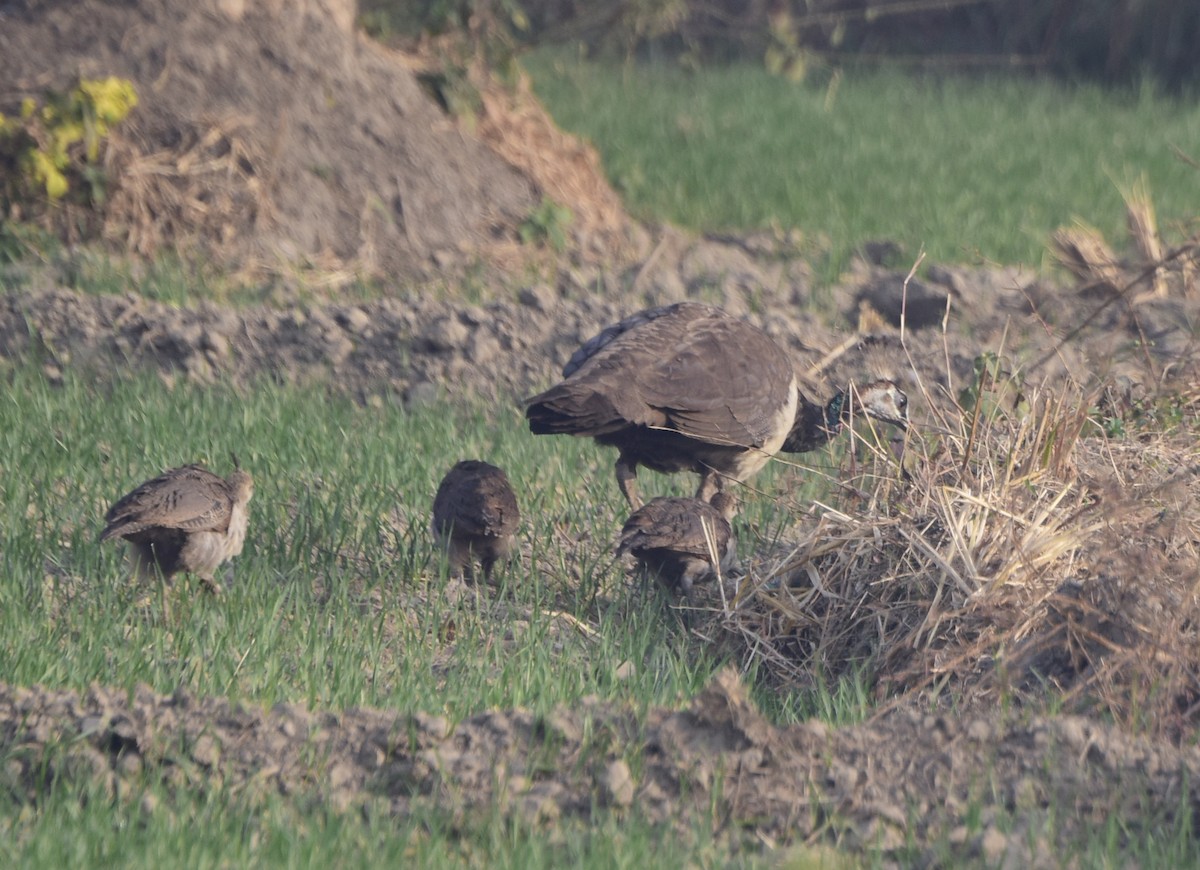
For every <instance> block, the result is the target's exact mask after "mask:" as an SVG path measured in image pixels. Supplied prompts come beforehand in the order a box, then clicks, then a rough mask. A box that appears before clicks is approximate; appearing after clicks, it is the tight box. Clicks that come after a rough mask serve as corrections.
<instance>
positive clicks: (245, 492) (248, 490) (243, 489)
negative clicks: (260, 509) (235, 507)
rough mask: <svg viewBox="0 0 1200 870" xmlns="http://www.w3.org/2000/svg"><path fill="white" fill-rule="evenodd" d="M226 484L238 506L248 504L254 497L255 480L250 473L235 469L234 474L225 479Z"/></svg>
mask: <svg viewBox="0 0 1200 870" xmlns="http://www.w3.org/2000/svg"><path fill="white" fill-rule="evenodd" d="M225 482H226V483H227V484H229V490H230V492H232V493H233V500H234V502H235V503H237V504H246V502H248V501H250V499H251V498H252V497H253V496H254V478H253V477H251V476H250V472H248V471H243V470H242V469H240V468H238V469H235V470H234V472H233V474H231V475H229V477H227V478H225Z"/></svg>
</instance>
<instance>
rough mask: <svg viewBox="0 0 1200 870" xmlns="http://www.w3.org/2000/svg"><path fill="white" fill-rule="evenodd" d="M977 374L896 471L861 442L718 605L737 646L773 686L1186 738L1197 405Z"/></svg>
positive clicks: (1197, 641) (1194, 656)
mask: <svg viewBox="0 0 1200 870" xmlns="http://www.w3.org/2000/svg"><path fill="white" fill-rule="evenodd" d="M977 370H978V371H979V372H980V377H979V379H978V380H977V382H976V384H975V385H974V386H973V387H969V388H968V389H966V390H964V391H963V392H962V393H961V394H960V395H959V396H958V397H950V396H946V395H930V394H929V393H926V395H925V400H926V404H927V405H928V407H929V408H931V409H934V422H933V424H932V425H929V424H927V425H925V426H924V427H922V428H921V429H920V430H919V431H918V432H917V433H916V434H915V435H912V436H910V437H909V439H908V442H907V444H906V445H905V446H904V451H903V461H902V462H901V463H897V460H896V458H895V456H894V453H895V452H896V451H894V450H888V449H887V446H886V445H883V444H881V443H880V442H878V440H876V439H872V438H866V439H860V440H859V442H858V446H859V452H860V454H862V456H863V458H862V459H860V460H858V462H859V463H860V467H858V468H857V470H856V471H855V473H854V474H853V475H852V476H851V477H850V478H849V479H848V480H847V481H845V483H844V486H843V489H842V491H843V498H841V499H840V500H839V502H838V504H837V505H836V506H831V505H825V504H817V505H814V506H813V508H812V509H811V510H810V511H809V513H808V515H807V516H805V517H804V519H803V522H802V523H801V525H800V527H799V530H798V534H797V536H796V537H795V539H794V540H793V541H792V542H791V544H790V546H788V547H787V548H786V549H784V550H782V551H780V552H777V553H774V554H772V555H770V556H768V557H765V558H760V559H757V560H756V561H755V562H754V563H753V564H752V565H751V568H750V570H749V572H748V575H747V577H746V578H745V579H744V580H743V581H742V584H741V587H740V590H739V592H738V594H737V595H736V596H733V597H732V598H731V599H729V600H728V601H727V602H726V603H725V606H724V607H723V608H722V609H721V612H720V614H719V617H718V618H719V620H720V621H721V623H722V624H723V626H724V628H725V629H726V632H727V634H726V636H727V637H728V638H730V639H731V640H732V642H733V643H734V645H735V647H736V648H737V649H738V650H739V652H740V655H741V657H742V659H743V661H744V662H746V663H750V662H759V663H760V664H762V665H765V667H766V670H767V672H768V673H769V674H770V675H771V676H772V678H773V679H774V680H776V681H777V682H778V683H779V684H781V685H787V686H812V685H813V683H814V680H816V679H818V678H820V677H824V678H837V677H840V676H844V675H849V674H852V673H855V672H856V671H858V670H859V669H862V668H864V667H866V668H867V671H866V673H867V674H868V675H869V677H870V678H871V679H872V680H873V682H874V684H875V690H876V694H877V697H878V698H879V699H880V700H883V699H889V698H891V699H896V698H902V697H907V696H920V697H922V698H925V699H926V700H930V701H936V700H937V699H939V698H942V699H953V702H954V703H967V704H970V703H972V702H975V701H984V700H988V701H990V702H992V703H995V702H996V701H998V700H1000V699H1001V698H1005V697H1008V698H1011V697H1019V698H1023V699H1025V700H1029V701H1036V702H1038V703H1042V702H1045V701H1046V699H1047V698H1050V697H1052V698H1058V699H1064V700H1065V703H1066V704H1067V706H1068V707H1069V708H1070V709H1073V710H1077V711H1080V712H1082V711H1090V712H1096V711H1103V712H1105V713H1107V714H1108V715H1111V716H1113V717H1114V718H1115V719H1116V720H1117V721H1120V722H1122V723H1125V724H1127V725H1130V726H1134V727H1144V728H1152V729H1153V730H1155V731H1156V732H1160V733H1164V734H1169V735H1172V736H1175V737H1179V736H1181V735H1182V733H1183V732H1184V730H1186V729H1190V728H1194V726H1195V724H1196V721H1197V713H1200V704H1198V703H1197V700H1198V698H1200V633H1198V632H1197V618H1198V617H1200V606H1198V605H1200V597H1198V596H1197V591H1198V589H1200V449H1198V448H1197V446H1196V442H1195V437H1194V434H1192V433H1193V432H1194V427H1195V424H1196V420H1197V418H1198V415H1200V392H1196V391H1193V392H1192V393H1191V394H1184V395H1182V396H1178V395H1177V396H1174V397H1168V396H1165V395H1164V396H1159V397H1156V398H1155V399H1153V400H1151V401H1150V402H1149V403H1148V402H1145V401H1143V402H1142V403H1140V404H1139V405H1138V406H1137V409H1136V410H1135V409H1133V408H1131V407H1128V406H1126V407H1124V408H1123V409H1122V408H1119V407H1117V406H1115V405H1114V404H1113V403H1111V402H1105V401H1102V399H1103V398H1104V396H1106V395H1108V393H1106V392H1105V391H1103V390H1092V391H1090V392H1085V391H1084V390H1083V389H1082V388H1080V387H1078V386H1073V385H1069V384H1063V385H1060V386H1058V387H1056V388H1035V389H1033V390H1030V391H1026V390H1024V389H1023V388H1022V385H1021V383H1020V380H1019V376H1018V375H1016V374H1007V375H1003V374H1002V375H1001V376H1000V377H996V376H995V375H996V374H997V373H998V372H999V371H1000V369H999V367H998V366H996V365H995V363H994V361H993V363H992V364H990V365H989V364H985V365H983V366H981V367H978V369H977ZM1154 403H1157V404H1154ZM938 409H940V410H938ZM1152 409H1154V410H1152ZM1121 413H1124V414H1126V415H1127V417H1126V418H1124V419H1123V418H1121V417H1120V416H1115V415H1119V414H1121ZM1137 413H1142V414H1147V415H1150V414H1157V415H1158V416H1157V417H1156V418H1155V419H1154V423H1155V426H1154V427H1153V428H1138V427H1139V423H1138V420H1137V419H1136V414H1137ZM1164 414H1168V415H1171V416H1173V417H1174V423H1168V422H1167V421H1166V420H1164V419H1163V415H1164ZM1145 422H1146V421H1145V419H1142V421H1141V423H1142V424H1144V423H1145ZM1164 424H1165V425H1164ZM1126 427H1128V428H1126ZM1118 430H1119V431H1121V433H1122V434H1123V435H1124V436H1125V437H1124V438H1123V439H1121V440H1114V439H1111V438H1110V437H1108V435H1109V434H1112V433H1114V432H1116V431H1118ZM1047 687H1049V688H1052V689H1053V690H1054V691H1053V692H1051V693H1049V694H1047V693H1046V691H1045V689H1046V688H1047Z"/></svg>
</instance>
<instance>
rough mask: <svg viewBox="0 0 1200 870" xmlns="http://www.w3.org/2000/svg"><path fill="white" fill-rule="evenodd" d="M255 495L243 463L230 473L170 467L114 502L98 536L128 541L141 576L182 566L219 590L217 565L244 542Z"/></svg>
mask: <svg viewBox="0 0 1200 870" xmlns="http://www.w3.org/2000/svg"><path fill="white" fill-rule="evenodd" d="M253 495H254V480H253V479H252V478H251V477H250V475H249V473H247V472H245V471H243V470H242V469H240V468H238V469H235V470H234V472H233V473H232V474H230V475H229V477H227V478H220V477H217V475H215V474H213V473H212V472H211V471H208V470H206V469H205V468H203V467H202V466H199V465H184V466H181V467H179V468H172V469H170V470H168V471H164V472H163V473H162V474H161V475H159V476H158V477H156V478H154V479H153V480H147V481H146V482H145V483H143V484H142V485H141V486H139V487H138V488H137V489H135V490H134V491H133V492H131V493H129V494H128V495H126V496H124V497H123V498H122V499H121V500H120V501H118V502H117V503H116V504H114V505H113V506H112V507H110V508H109V509H108V513H106V514H105V515H104V521H105V523H106V525H105V527H104V531H103V532H101V533H100V540H101V541H107V540H109V539H110V538H124V539H125V540H127V541H128V542H129V544H130V550H131V553H132V555H133V558H134V564H135V568H136V571H137V574H138V576H139V577H148V576H153V575H154V573H155V572H156V571H157V572H159V573H161V574H162V576H163V578H164V579H170V578H171V577H173V576H174V575H175V574H178V573H179V572H181V571H183V572H186V573H189V574H194V575H196V576H197V577H199V578H200V580H201V581H203V583H204V585H205V586H206V587H208V589H210V590H211V591H213V592H217V591H219V590H220V587H219V586H218V585H217V582H216V570H217V568H218V567H219V566H220V565H221V563H222V562H224V561H225V560H226V559H231V558H233V557H234V556H236V555H238V554H239V553H241V552H242V545H243V544H244V543H245V542H246V523H247V520H248V519H249V510H248V507H247V506H248V504H249V502H250V499H251V498H252V497H253Z"/></svg>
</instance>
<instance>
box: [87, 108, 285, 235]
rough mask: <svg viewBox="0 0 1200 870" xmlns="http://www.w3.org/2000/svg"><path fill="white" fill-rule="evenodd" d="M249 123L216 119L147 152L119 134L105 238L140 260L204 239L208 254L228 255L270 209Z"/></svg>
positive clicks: (110, 167) (111, 159)
mask: <svg viewBox="0 0 1200 870" xmlns="http://www.w3.org/2000/svg"><path fill="white" fill-rule="evenodd" d="M252 125H253V122H252V121H251V120H250V119H248V118H236V117H227V118H222V119H213V120H211V121H210V122H207V123H205V124H204V125H202V126H198V127H196V128H195V129H190V130H186V131H181V135H180V137H179V140H178V143H177V144H176V145H174V146H173V147H170V148H159V149H156V150H154V151H150V152H146V151H145V150H144V149H143V148H142V147H140V146H139V145H138V144H137V143H136V142H134V141H131V140H129V139H128V138H123V137H120V136H114V137H113V142H112V145H111V147H110V148H109V151H108V158H107V161H106V164H107V165H106V167H105V169H106V171H107V172H108V174H109V176H110V177H111V178H114V179H117V184H116V186H115V189H114V190H113V191H112V194H111V197H110V200H109V202H108V203H107V205H106V207H105V209H104V226H103V230H102V233H103V236H104V238H106V239H108V240H110V241H119V242H121V243H122V244H123V245H124V246H125V247H127V248H128V249H129V250H130V251H133V252H134V253H136V254H139V255H143V256H150V255H153V254H155V253H157V252H159V251H161V250H164V249H166V248H170V247H173V246H174V247H179V246H184V247H186V245H187V243H188V241H189V240H196V239H204V240H205V243H206V245H207V246H208V253H210V254H213V255H216V256H224V255H225V254H227V253H228V251H227V250H225V249H226V248H228V247H231V246H232V245H234V243H236V242H237V241H239V238H240V236H241V235H242V234H244V233H246V232H247V231H257V230H259V229H260V228H261V227H262V226H264V225H265V224H266V222H268V221H269V220H270V215H271V204H270V196H269V193H268V190H267V179H266V178H265V175H264V166H265V163H266V161H265V160H264V159H263V155H262V154H260V153H258V149H257V148H256V147H255V145H254V142H253V137H252V136H251V135H250V133H249V132H248V128H249V127H251V126H252Z"/></svg>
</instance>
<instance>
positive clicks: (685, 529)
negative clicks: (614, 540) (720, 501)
mask: <svg viewBox="0 0 1200 870" xmlns="http://www.w3.org/2000/svg"><path fill="white" fill-rule="evenodd" d="M705 524H707V525H708V527H709V529H710V530H711V531H712V534H713V539H714V543H715V544H716V547H717V554H718V556H721V555H723V554H724V552H725V547H726V545H727V543H728V541H729V536H730V534H731V530H730V526H729V522H728V521H727V520H726V519H725V518H724V517H723V516H721V515H720V514H719V513H717V512H716V511H715V510H714V509H713V508H712V506H711V505H709V504H706V503H705V502H702V501H699V500H698V499H694V498H664V497H660V498H656V499H652V500H651V501H648V502H647V503H646V504H644V505H643V506H642V507H641V508H639V509H638V510H636V511H635V512H634V513H633V514H632V515H631V516H630V517H629V519H628V520H626V522H625V526H624V527H623V528H622V529H621V539H620V542H619V544H618V546H617V554H618V555H621V554H623V553H628V552H631V551H638V550H671V551H672V552H675V553H678V554H679V555H681V556H698V557H700V558H705V559H706V558H708V556H709V555H710V554H709V552H708V539H707V538H706V536H705V534H704V525H705Z"/></svg>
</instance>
